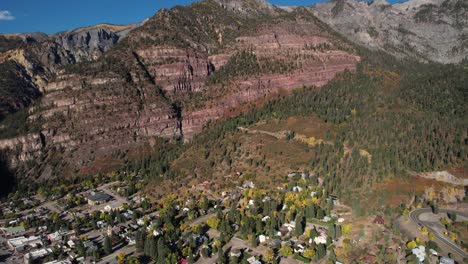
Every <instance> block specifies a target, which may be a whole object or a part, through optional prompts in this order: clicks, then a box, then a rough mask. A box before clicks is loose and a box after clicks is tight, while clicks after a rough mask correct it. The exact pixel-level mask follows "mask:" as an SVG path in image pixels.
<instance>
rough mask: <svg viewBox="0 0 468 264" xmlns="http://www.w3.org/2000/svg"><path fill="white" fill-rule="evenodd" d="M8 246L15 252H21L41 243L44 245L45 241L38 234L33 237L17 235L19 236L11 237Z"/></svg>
mask: <svg viewBox="0 0 468 264" xmlns="http://www.w3.org/2000/svg"><path fill="white" fill-rule="evenodd" d="M7 244H8V247H10V249H11V250H13V251H15V252H20V251H23V250H25V249H26V248H28V247H30V248H36V247H38V246H39V245H40V246H43V245H44V243H42V240H41V238H40V237H37V236H31V237H27V238H26V237H24V236H22V237H17V238H12V239H9V240H8V242H7Z"/></svg>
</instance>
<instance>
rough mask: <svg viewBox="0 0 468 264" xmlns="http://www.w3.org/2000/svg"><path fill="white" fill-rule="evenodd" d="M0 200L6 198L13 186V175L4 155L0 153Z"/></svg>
mask: <svg viewBox="0 0 468 264" xmlns="http://www.w3.org/2000/svg"><path fill="white" fill-rule="evenodd" d="M0 180H1V182H2V184H0V198H3V197H6V196H7V195H8V194H9V193H10V192H11V191H12V190H13V187H14V186H15V175H14V173H13V172H12V171H11V170H10V168H9V167H8V162H7V158H6V155H5V154H4V153H3V152H0Z"/></svg>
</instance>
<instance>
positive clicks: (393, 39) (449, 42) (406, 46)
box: [311, 0, 468, 63]
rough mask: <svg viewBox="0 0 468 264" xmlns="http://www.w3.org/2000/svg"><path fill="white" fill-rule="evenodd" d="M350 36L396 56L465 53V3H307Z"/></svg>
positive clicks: (434, 57)
mask: <svg viewBox="0 0 468 264" xmlns="http://www.w3.org/2000/svg"><path fill="white" fill-rule="evenodd" d="M311 10H312V12H313V13H314V14H315V15H316V16H317V17H319V18H320V19H321V20H322V21H324V22H325V23H327V24H328V25H330V26H332V27H333V28H334V29H336V30H337V31H339V32H340V33H342V34H343V35H345V36H346V37H347V38H349V39H351V40H353V41H354V42H356V43H358V44H360V45H364V46H366V47H369V48H374V49H381V50H385V51H387V52H389V53H391V54H394V55H397V56H399V57H407V56H409V57H413V58H417V59H420V60H426V61H427V60H430V61H435V62H440V63H459V62H461V61H462V60H464V59H467V58H468V4H467V2H466V1H464V0H410V1H407V2H403V3H398V4H394V5H390V4H388V3H387V2H386V1H385V0H376V1H373V2H369V3H368V2H361V1H356V0H334V1H330V2H326V3H320V4H317V5H315V6H314V7H312V8H311Z"/></svg>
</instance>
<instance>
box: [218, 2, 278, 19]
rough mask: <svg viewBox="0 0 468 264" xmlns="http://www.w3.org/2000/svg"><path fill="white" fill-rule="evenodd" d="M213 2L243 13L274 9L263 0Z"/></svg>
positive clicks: (271, 10) (266, 11)
mask: <svg viewBox="0 0 468 264" xmlns="http://www.w3.org/2000/svg"><path fill="white" fill-rule="evenodd" d="M215 2H216V3H218V4H220V5H221V6H222V7H224V8H226V9H228V10H231V11H235V12H239V13H242V14H244V15H248V14H258V13H271V12H273V11H274V10H275V9H276V6H275V5H273V4H270V3H268V2H267V1H265V0H215Z"/></svg>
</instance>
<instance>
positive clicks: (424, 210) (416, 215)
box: [409, 208, 468, 259]
mask: <svg viewBox="0 0 468 264" xmlns="http://www.w3.org/2000/svg"><path fill="white" fill-rule="evenodd" d="M430 212H432V210H431V208H421V209H416V210H413V211H411V212H410V214H409V218H410V219H411V221H413V222H415V223H416V224H418V225H420V226H422V225H424V226H426V228H427V230H428V231H430V232H431V233H433V234H434V236H435V238H436V240H437V242H440V243H441V244H444V245H445V246H447V247H448V248H450V249H451V250H452V251H453V252H454V253H455V254H457V255H459V256H460V257H461V258H462V259H464V258H468V254H467V253H466V252H465V251H464V250H463V249H462V248H460V247H459V246H458V245H457V244H455V242H453V241H452V240H450V239H449V238H447V237H446V236H445V235H443V234H440V233H438V232H437V231H436V230H434V229H433V228H432V227H431V225H430V224H428V223H426V222H423V221H421V220H420V219H419V216H420V215H421V214H423V213H430ZM439 212H440V213H456V214H457V215H463V216H465V217H468V213H467V212H458V211H452V210H446V209H439Z"/></svg>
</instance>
